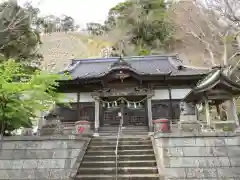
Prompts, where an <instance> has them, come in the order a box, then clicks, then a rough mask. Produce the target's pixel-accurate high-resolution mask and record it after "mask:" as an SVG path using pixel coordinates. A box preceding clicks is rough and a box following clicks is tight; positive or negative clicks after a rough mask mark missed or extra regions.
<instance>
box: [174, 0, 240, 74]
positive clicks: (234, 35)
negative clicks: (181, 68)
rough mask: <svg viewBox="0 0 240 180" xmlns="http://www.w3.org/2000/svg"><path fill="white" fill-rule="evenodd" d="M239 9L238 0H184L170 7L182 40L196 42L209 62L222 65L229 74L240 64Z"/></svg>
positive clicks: (189, 43)
mask: <svg viewBox="0 0 240 180" xmlns="http://www.w3.org/2000/svg"><path fill="white" fill-rule="evenodd" d="M175 7H178V8H175ZM179 7H180V10H179ZM239 11H240V2H239V1H238V0H201V1H197V0H194V1H187V2H186V1H185V2H179V3H178V4H177V5H176V6H173V8H171V12H172V13H173V15H172V18H174V22H175V24H176V29H180V32H181V33H182V34H184V35H183V37H184V38H183V41H184V42H183V43H187V44H188V45H191V46H197V45H198V46H199V48H200V49H201V50H202V52H203V54H204V56H203V58H204V60H205V61H206V62H207V63H208V65H210V66H216V65H219V64H220V65H222V66H225V67H226V69H227V70H228V71H227V73H228V75H229V76H231V75H232V74H233V72H234V71H235V70H237V69H238V67H239V64H240V58H239V57H240V56H239V55H240V36H239V35H240V26H239V25H240V24H239V23H240V21H239V17H240V16H239ZM179 18H182V20H181V21H179Z"/></svg>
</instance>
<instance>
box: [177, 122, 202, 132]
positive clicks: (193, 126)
mask: <svg viewBox="0 0 240 180" xmlns="http://www.w3.org/2000/svg"><path fill="white" fill-rule="evenodd" d="M178 126H179V128H180V129H181V130H183V131H200V129H201V125H200V124H199V123H198V122H197V121H180V122H179V123H178Z"/></svg>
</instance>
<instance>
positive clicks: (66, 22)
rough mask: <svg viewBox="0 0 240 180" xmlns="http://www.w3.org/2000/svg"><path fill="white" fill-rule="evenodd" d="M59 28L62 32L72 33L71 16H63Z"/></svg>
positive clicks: (73, 25) (73, 23) (73, 22)
mask: <svg viewBox="0 0 240 180" xmlns="http://www.w3.org/2000/svg"><path fill="white" fill-rule="evenodd" d="M61 26H62V30H63V31H64V32H67V31H74V27H75V21H74V19H73V18H72V17H71V16H67V15H64V17H63V19H62V23H61Z"/></svg>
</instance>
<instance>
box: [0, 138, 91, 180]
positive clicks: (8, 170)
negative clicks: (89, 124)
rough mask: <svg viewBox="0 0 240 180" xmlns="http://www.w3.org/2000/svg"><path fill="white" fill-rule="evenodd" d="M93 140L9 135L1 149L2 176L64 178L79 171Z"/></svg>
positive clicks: (0, 177) (15, 177) (0, 168)
mask: <svg viewBox="0 0 240 180" xmlns="http://www.w3.org/2000/svg"><path fill="white" fill-rule="evenodd" d="M88 142H89V139H87V138H85V139H83V138H77V139H71V138H69V137H32V136H31V137H18V136H16V137H8V138H5V139H4V141H3V142H2V144H1V149H0V179H2V180H3V179H4V180H6V179H8V180H13V179H15V180H21V179H29V180H31V179H34V180H37V179H39V180H40V179H41V180H47V179H51V180H54V179H64V180H67V179H69V178H70V176H74V175H75V174H76V173H77V169H78V167H79V165H80V162H81V160H82V157H83V155H84V153H85V150H86V147H87V145H88Z"/></svg>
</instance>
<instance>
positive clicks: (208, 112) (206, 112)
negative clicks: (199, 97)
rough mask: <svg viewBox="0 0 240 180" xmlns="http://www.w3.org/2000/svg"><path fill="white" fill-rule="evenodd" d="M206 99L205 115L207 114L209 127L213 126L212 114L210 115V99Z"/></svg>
mask: <svg viewBox="0 0 240 180" xmlns="http://www.w3.org/2000/svg"><path fill="white" fill-rule="evenodd" d="M204 101H205V115H206V121H207V125H208V126H209V127H211V116H210V110H209V103H208V99H207V98H205V100H204Z"/></svg>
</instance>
